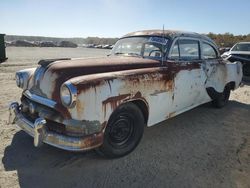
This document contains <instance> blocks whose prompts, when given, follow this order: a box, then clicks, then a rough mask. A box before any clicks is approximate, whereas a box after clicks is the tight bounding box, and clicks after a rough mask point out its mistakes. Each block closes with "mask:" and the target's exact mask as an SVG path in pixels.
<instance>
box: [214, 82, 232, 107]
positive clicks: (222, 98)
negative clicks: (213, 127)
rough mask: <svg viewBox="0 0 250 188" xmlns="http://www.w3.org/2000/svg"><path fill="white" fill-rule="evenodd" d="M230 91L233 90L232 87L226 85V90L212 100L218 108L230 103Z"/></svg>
mask: <svg viewBox="0 0 250 188" xmlns="http://www.w3.org/2000/svg"><path fill="white" fill-rule="evenodd" d="M230 92H231V90H230V88H229V87H227V86H226V87H225V89H224V91H223V92H222V93H221V94H219V95H218V97H217V98H216V99H214V100H213V101H212V103H213V105H214V106H215V107H216V108H222V107H223V106H225V105H226V104H227V103H228V100H229V97H230Z"/></svg>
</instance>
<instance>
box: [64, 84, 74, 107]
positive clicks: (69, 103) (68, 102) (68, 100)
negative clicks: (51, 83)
mask: <svg viewBox="0 0 250 188" xmlns="http://www.w3.org/2000/svg"><path fill="white" fill-rule="evenodd" d="M60 92H61V93H60V95H61V101H62V104H63V105H64V106H66V107H69V108H72V107H74V105H75V102H76V95H77V91H76V88H75V87H74V86H73V85H72V84H71V83H65V84H63V85H62V87H61V91H60Z"/></svg>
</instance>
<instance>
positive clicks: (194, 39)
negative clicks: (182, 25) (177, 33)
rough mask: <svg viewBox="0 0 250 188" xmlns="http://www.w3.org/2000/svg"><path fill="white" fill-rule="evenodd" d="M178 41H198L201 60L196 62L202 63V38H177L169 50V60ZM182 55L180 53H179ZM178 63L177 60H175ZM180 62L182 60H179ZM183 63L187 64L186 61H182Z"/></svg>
mask: <svg viewBox="0 0 250 188" xmlns="http://www.w3.org/2000/svg"><path fill="white" fill-rule="evenodd" d="M178 40H193V41H197V42H198V45H199V56H200V57H199V59H197V60H195V61H200V60H202V54H201V53H202V52H201V42H202V40H201V39H200V38H195V37H176V38H175V39H174V40H173V42H172V44H171V47H170V49H169V53H168V56H167V59H170V55H171V53H172V51H173V48H174V45H175V43H176V42H177V41H178ZM179 53H180V52H179ZM175 61H176V60H175ZM179 61H180V60H179ZM181 61H183V62H186V61H184V60H181Z"/></svg>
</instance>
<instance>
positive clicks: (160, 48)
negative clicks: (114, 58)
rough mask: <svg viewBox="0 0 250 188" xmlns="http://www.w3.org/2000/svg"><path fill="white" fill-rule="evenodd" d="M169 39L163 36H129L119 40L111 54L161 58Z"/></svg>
mask: <svg viewBox="0 0 250 188" xmlns="http://www.w3.org/2000/svg"><path fill="white" fill-rule="evenodd" d="M167 42H168V39H166V38H163V37H152V36H149V37H128V38H123V39H120V40H118V41H117V43H116V44H115V46H114V48H113V50H112V52H111V55H119V56H140V57H143V58H153V59H161V58H162V57H163V56H164V55H165V52H166V48H167Z"/></svg>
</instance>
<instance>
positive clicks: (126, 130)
mask: <svg viewBox="0 0 250 188" xmlns="http://www.w3.org/2000/svg"><path fill="white" fill-rule="evenodd" d="M143 131H144V117H143V114H142V112H141V110H140V109H139V108H138V107H137V106H136V105H135V104H133V103H126V104H123V105H121V106H119V107H118V108H117V109H116V110H115V111H114V112H113V114H112V115H111V117H110V119H109V121H108V125H107V127H106V130H105V133H104V141H103V145H102V146H101V147H100V148H98V153H101V154H102V155H104V156H105V157H107V158H118V157H122V156H124V155H127V154H129V153H130V152H132V151H133V150H134V149H135V148H136V146H137V145H138V144H139V142H140V140H141V138H142V135H143Z"/></svg>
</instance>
